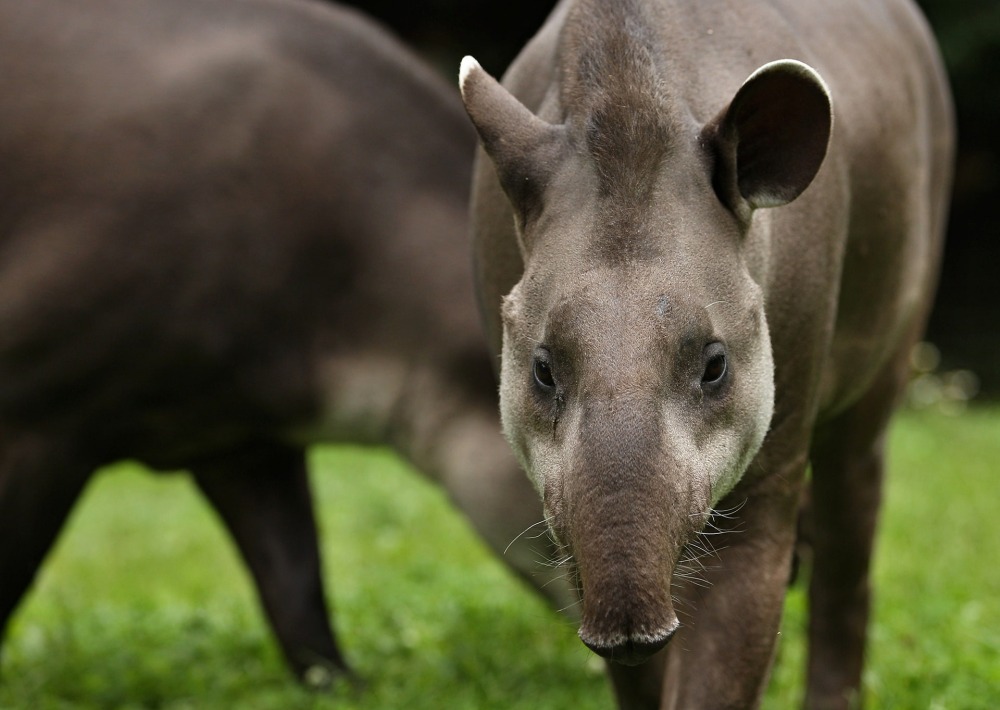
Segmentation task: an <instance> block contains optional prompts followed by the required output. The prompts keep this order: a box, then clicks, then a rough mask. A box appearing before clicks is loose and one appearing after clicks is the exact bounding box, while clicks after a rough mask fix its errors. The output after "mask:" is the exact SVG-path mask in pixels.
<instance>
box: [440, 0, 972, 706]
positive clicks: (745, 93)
mask: <svg viewBox="0 0 1000 710" xmlns="http://www.w3.org/2000/svg"><path fill="white" fill-rule="evenodd" d="M459 82H460V86H461V90H462V94H463V98H464V102H465V106H466V109H467V112H468V114H469V116H470V118H471V120H472V123H473V124H474V125H475V127H476V129H477V130H478V133H479V137H480V141H481V147H482V149H481V151H480V155H479V158H478V163H477V168H476V172H475V177H474V186H473V197H472V212H473V239H474V252H475V260H476V267H475V268H476V275H477V282H478V288H479V299H480V304H481V310H482V315H483V318H484V320H485V323H486V327H487V329H488V334H489V338H490V341H491V346H492V347H493V349H494V352H495V353H496V354H498V355H499V356H500V379H501V384H500V401H501V417H502V422H503V428H504V431H505V433H506V436H507V438H508V440H509V441H510V443H511V445H512V448H513V450H514V451H515V453H516V455H517V457H518V459H519V460H520V462H521V464H522V466H523V468H524V469H525V470H526V472H527V474H528V477H529V478H530V480H531V481H532V482H533V484H534V485H535V487H536V489H537V491H538V492H539V494H540V498H541V499H542V501H543V504H544V510H545V514H546V519H547V520H548V522H549V525H550V527H551V530H552V532H553V534H554V535H555V537H556V539H557V540H558V541H559V543H560V545H561V546H562V547H563V548H564V550H565V552H566V556H567V557H568V558H570V559H571V562H569V563H568V565H569V566H570V567H571V569H572V571H573V574H574V576H575V578H576V579H577V580H578V581H579V585H580V588H581V590H582V611H581V620H580V627H579V635H580V638H581V639H582V641H583V642H584V643H585V644H586V645H587V646H588V647H590V648H591V649H592V650H594V651H595V652H596V653H598V654H600V655H601V656H604V657H605V658H607V659H609V660H610V661H611V662H612V663H611V668H612V674H613V678H614V682H615V687H616V694H617V696H618V699H619V702H620V704H621V706H622V707H627V708H633V707H635V708H639V707H661V708H698V709H699V710H705V709H707V708H751V707H756V706H757V705H758V704H759V702H760V698H761V695H762V692H763V690H764V689H765V686H766V680H767V676H768V671H769V666H770V664H771V661H772V656H773V655H774V650H775V641H776V638H777V634H778V627H779V621H780V617H781V612H782V604H783V599H784V593H785V589H786V586H787V584H788V581H789V578H790V573H791V568H792V563H793V556H794V554H793V553H794V550H795V548H796V540H797V537H798V533H797V531H798V530H799V529H800V528H801V529H802V530H807V531H809V535H808V542H809V543H810V544H811V548H812V555H811V556H812V563H811V579H810V582H809V606H810V620H809V650H808V683H807V685H808V690H807V693H806V697H805V704H806V706H807V707H810V708H846V707H848V706H853V704H855V703H857V702H858V701H859V700H860V696H859V692H860V691H859V684H860V678H861V669H862V658H863V650H864V646H865V628H866V622H867V617H868V615H869V606H870V601H869V597H870V590H869V565H870V559H871V551H872V542H873V534H874V531H875V527H876V518H877V511H878V507H879V497H880V492H879V491H880V481H881V479H882V475H883V459H884V453H885V452H884V449H885V433H886V426H887V424H888V422H889V419H890V415H891V413H892V411H893V409H894V407H895V405H896V403H897V401H898V400H899V398H900V393H901V391H902V390H903V389H904V386H905V384H906V381H907V377H908V365H907V358H908V355H909V353H910V351H911V347H912V346H913V344H914V343H915V341H917V339H918V338H919V337H920V334H921V331H922V329H923V327H924V322H925V320H926V318H927V315H928V310H929V307H930V303H931V299H932V292H933V290H934V287H935V282H936V273H937V268H938V263H939V259H940V253H941V245H942V239H943V236H942V235H943V231H944V224H945V217H946V212H947V205H948V196H949V190H950V181H951V172H952V154H953V150H954V146H953V143H954V135H953V134H954V129H953V115H952V106H951V100H950V96H949V89H948V86H947V79H946V77H945V74H944V72H943V69H942V63H941V60H940V57H939V54H938V51H937V49H936V47H935V44H934V41H933V39H932V36H931V33H930V32H929V30H928V27H927V25H926V23H925V20H924V19H923V18H922V16H921V15H920V14H919V12H918V10H917V9H916V8H915V6H914V5H913V4H912V3H911V2H909V0H842V1H840V2H827V1H825V0H747V1H745V2H728V1H721V0H699V1H698V2H694V1H690V2H684V1H682V0H619V1H616V2H609V1H607V0H564V1H563V2H560V3H559V5H558V6H557V7H556V8H555V9H554V10H553V12H552V14H551V15H550V17H549V19H548V20H547V21H546V23H545V24H544V26H543V27H542V28H541V29H540V30H539V32H538V33H537V35H536V36H535V37H534V38H533V39H532V40H531V41H530V42H529V43H528V44H527V45H526V46H525V48H524V49H523V50H522V52H521V54H520V55H519V56H518V58H517V59H516V60H515V61H514V62H513V64H512V65H511V66H510V67H509V69H508V70H507V72H506V74H505V76H504V77H503V82H502V84H501V83H498V82H497V81H496V80H495V79H493V78H492V76H491V75H490V74H488V73H487V72H486V71H485V70H483V69H482V68H481V67H480V65H479V64H478V63H477V62H476V61H475V60H474V59H473V58H471V57H467V58H466V59H465V60H463V62H462V66H461V70H460V76H459ZM807 470H808V471H811V473H808V474H807ZM800 511H802V514H801V524H800Z"/></svg>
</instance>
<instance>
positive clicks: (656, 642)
mask: <svg viewBox="0 0 1000 710" xmlns="http://www.w3.org/2000/svg"><path fill="white" fill-rule="evenodd" d="M678 628H680V623H678V622H676V621H675V622H674V625H673V626H671V627H670V628H669V629H667V630H665V631H664V632H662V633H657V634H643V635H641V636H638V637H623V638H622V640H621V641H620V642H617V643H606V642H602V641H599V640H594V639H590V638H588V637H587V634H586V633H584V631H583V629H581V630H580V640H581V641H583V643H584V645H585V646H586V647H587V648H589V649H590V650H591V651H593V652H594V653H596V654H597V655H598V656H601V657H602V658H606V659H608V660H609V661H611V662H612V663H618V664H621V665H623V666H637V665H639V664H640V663H645V662H646V661H647V660H649V658H650V657H651V656H652V655H653V654H654V653H656V652H657V651H659V650H660V649H661V648H663V647H664V646H666V645H667V644H668V643H669V642H670V639H672V638H673V636H674V634H675V633H677V629H678Z"/></svg>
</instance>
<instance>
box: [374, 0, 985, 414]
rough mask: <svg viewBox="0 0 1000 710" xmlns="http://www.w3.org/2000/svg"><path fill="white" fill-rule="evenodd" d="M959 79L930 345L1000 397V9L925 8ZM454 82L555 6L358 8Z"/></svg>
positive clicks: (449, 2)
mask: <svg viewBox="0 0 1000 710" xmlns="http://www.w3.org/2000/svg"><path fill="white" fill-rule="evenodd" d="M918 3H919V4H920V6H921V7H922V8H923V10H924V12H925V14H926V15H927V17H928V19H929V20H930V23H931V25H932V27H933V29H934V31H935V33H936V34H937V37H938V40H939V42H940V45H941V50H942V53H943V55H944V58H945V63H946V64H947V66H948V71H949V75H950V76H951V81H952V87H953V90H954V94H955V104H956V109H957V115H958V128H959V144H960V145H959V155H958V160H957V165H956V176H955V192H954V202H953V206H952V212H951V219H950V223H949V230H948V232H949V233H948V244H947V247H946V251H945V263H944V269H943V272H942V276H941V285H940V290H939V294H938V301H937V305H936V307H935V310H934V313H933V315H932V318H931V323H930V328H929V332H928V334H927V339H928V340H930V341H932V342H934V343H935V344H936V345H937V346H938V348H939V349H940V350H941V353H942V358H943V359H942V363H941V367H942V368H943V369H956V368H968V369H971V370H972V371H973V372H975V373H976V374H977V375H978V377H979V380H980V382H981V390H982V394H983V395H986V396H992V397H997V396H1000V308H998V305H997V304H998V301H1000V273H998V264H1000V227H998V225H1000V219H998V218H997V215H996V213H995V212H994V210H997V209H998V207H1000V204H998V203H1000V2H998V1H997V0H918ZM354 4H356V5H358V6H361V7H363V8H364V9H365V10H367V11H368V12H369V13H371V14H372V15H374V16H376V17H378V18H380V19H381V20H382V21H383V22H385V23H386V24H388V25H389V26H391V27H392V28H393V29H394V30H395V31H396V33H397V34H399V35H400V36H402V37H403V39H405V40H407V41H408V42H409V43H410V44H412V45H415V46H417V47H418V48H420V49H421V51H422V52H423V53H424V54H425V55H427V56H429V57H430V58H431V59H432V61H434V63H435V64H436V65H437V66H439V67H440V68H441V70H442V71H443V72H445V73H446V74H448V75H455V74H457V70H458V64H459V61H460V60H461V57H462V56H463V55H464V54H474V55H475V56H476V58H477V59H478V60H479V61H480V63H482V65H483V66H484V67H485V68H486V69H488V70H489V71H491V72H492V73H494V74H497V75H499V74H501V73H503V70H504V69H505V68H506V67H507V65H508V63H509V62H510V61H511V60H512V59H513V58H514V56H515V55H516V54H517V52H518V51H519V50H520V48H521V47H522V46H523V45H524V43H525V42H526V41H527V40H528V39H529V38H530V37H531V36H532V35H533V34H534V32H535V31H536V30H537V29H538V28H539V27H540V26H541V24H542V22H543V21H544V19H545V17H546V16H547V15H548V12H549V10H550V9H551V8H552V6H553V5H554V2H552V1H551V0H537V1H535V2H532V1H531V0H506V1H505V2H497V1H493V2H490V1H488V0H424V1H422V2H409V3H400V2H398V1H397V0H357V2H355V3H354Z"/></svg>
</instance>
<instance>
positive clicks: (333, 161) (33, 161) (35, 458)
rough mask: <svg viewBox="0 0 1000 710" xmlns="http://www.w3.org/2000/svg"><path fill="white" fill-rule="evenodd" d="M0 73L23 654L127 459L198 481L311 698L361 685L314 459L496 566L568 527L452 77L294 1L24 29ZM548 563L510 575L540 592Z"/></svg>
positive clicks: (382, 37) (3, 8) (3, 275)
mask: <svg viewBox="0 0 1000 710" xmlns="http://www.w3.org/2000/svg"><path fill="white" fill-rule="evenodd" d="M0 58H2V61H0V64H2V66H3V67H4V69H3V70H2V71H0V97H2V98H0V165H2V175H3V177H2V179H0V629H2V627H3V626H4V625H6V622H7V620H8V619H9V617H10V615H11V613H12V612H13V610H14V609H15V607H16V605H17V603H18V601H19V600H20V598H21V597H22V595H23V594H24V592H25V591H26V589H27V588H28V586H29V584H30V583H31V580H32V579H33V577H34V575H35V572H36V570H37V568H38V566H39V564H40V563H41V561H42V559H43V557H44V555H45V553H46V551H47V550H48V549H49V547H50V545H51V543H52V541H53V539H54V538H55V536H56V535H57V533H58V531H59V529H60V526H61V525H62V523H63V520H64V518H65V517H66V515H67V513H68V512H69V510H70V508H71V506H72V505H73V503H74V501H75V500H76V499H77V497H78V495H79V494H80V492H81V490H82V489H83V487H84V485H85V483H86V482H87V480H88V479H89V477H90V476H91V474H92V472H93V471H94V469H95V468H97V467H98V466H100V465H102V464H104V463H107V462H111V461H115V460H118V459H122V458H134V459H139V460H141V461H143V462H145V463H147V464H149V465H150V466H153V467H155V468H159V469H168V470H172V469H179V468H185V469H189V470H190V471H191V473H192V474H193V477H194V480H195V481H196V482H197V484H198V486H199V487H200V488H201V490H202V492H203V493H204V494H205V495H206V496H207V498H208V499H209V501H210V502H211V503H212V504H213V506H214V507H215V508H216V510H217V511H218V513H219V514H220V516H221V518H222V519H223V521H224V522H225V523H226V525H227V526H228V528H229V530H230V532H231V533H232V534H233V536H234V538H235V540H236V542H237V544H238V546H239V548H240V550H241V552H242V554H243V556H244V557H245V559H246V562H247V563H248V565H249V567H250V569H251V571H252V572H253V575H254V577H255V581H256V583H257V586H258V589H259V592H260V595H261V599H262V602H263V605H264V608H265V610H266V612H267V614H268V616H269V617H270V621H271V623H272V626H273V627H274V630H275V633H276V635H277V638H278V640H279V641H280V643H281V645H282V648H283V650H284V653H285V654H286V656H287V658H288V660H289V662H290V664H291V666H292V668H293V669H294V670H295V671H296V672H297V673H300V674H303V673H305V672H306V671H307V670H308V669H309V668H310V667H313V666H321V667H322V666H325V667H327V668H328V669H329V670H331V671H332V672H333V673H334V674H337V673H342V672H345V671H346V669H347V666H346V663H345V661H344V659H343V657H342V655H341V653H340V651H339V649H338V648H337V644H336V642H335V639H334V636H333V634H332V632H331V630H330V624H329V619H328V614H327V608H326V604H325V600H324V592H323V586H322V582H321V576H320V566H319V557H318V552H317V543H316V532H315V529H314V524H313V513H312V509H311V499H310V494H309V489H308V485H307V479H306V470H305V462H304V447H305V446H306V445H307V444H309V443H312V442H315V441H321V440H346V441H353V442H362V443H369V442H370V443H378V444H388V445H390V446H392V447H394V448H395V449H396V450H397V451H399V452H400V453H401V454H403V455H404V456H405V457H406V458H407V459H408V460H409V461H411V462H412V463H413V464H415V465H416V466H417V467H418V468H419V469H421V470H422V471H424V472H426V473H427V474H428V475H429V476H431V477H432V478H433V479H435V480H437V481H439V482H440V483H441V484H442V485H443V486H444V487H445V488H446V489H447V490H448V492H449V493H450V494H451V496H452V497H453V499H454V500H455V501H456V502H457V503H458V505H459V506H460V507H461V508H462V509H463V510H464V511H465V512H466V513H467V514H468V515H469V517H470V518H471V519H472V521H473V523H474V525H475V526H476V527H477V528H478V529H479V531H480V532H481V533H482V534H483V535H484V537H485V538H486V539H487V540H488V541H489V542H490V544H492V545H493V546H494V547H495V548H497V549H498V551H503V550H504V549H505V548H506V546H507V545H508V544H509V543H511V541H512V540H513V539H514V538H515V537H516V536H517V535H518V534H519V533H520V532H521V531H523V530H524V529H525V528H526V527H528V526H530V525H531V524H533V523H536V522H538V521H539V520H540V519H541V506H540V505H539V503H538V501H537V496H535V494H534V491H533V490H532V489H531V486H530V484H529V483H528V482H527V481H526V480H525V479H524V476H523V474H522V473H521V471H520V469H519V467H518V465H517V462H516V460H515V458H514V456H513V455H512V453H511V452H510V450H509V447H508V446H507V445H506V442H505V441H504V439H503V436H502V434H501V432H500V423H499V418H498V416H497V412H496V384H495V379H494V374H493V371H492V367H491V363H490V360H491V358H490V355H489V354H488V351H487V348H486V344H485V341H484V340H483V337H482V328H481V326H480V324H479V322H478V320H479V319H478V314H477V312H476V308H475V301H474V295H473V285H472V269H471V262H470V259H469V253H468V236H467V234H468V231H467V229H468V227H467V225H468V214H467V203H468V196H469V176H470V174H471V170H472V160H473V155H474V149H475V134H474V131H473V130H472V128H471V127H470V126H469V125H468V121H467V120H466V117H465V114H464V112H463V110H462V107H461V102H460V100H459V97H458V92H457V91H455V90H454V89H453V88H450V87H448V85H447V83H446V82H444V80H443V79H442V78H440V77H438V76H437V75H436V74H435V73H433V72H432V71H430V70H429V69H427V68H425V67H424V66H423V65H421V63H420V62H419V60H417V59H416V58H415V57H414V56H413V55H412V54H410V53H409V52H407V51H405V50H404V49H403V48H402V47H401V46H400V45H399V44H398V43H397V42H395V41H394V40H393V39H392V38H391V37H390V36H389V35H388V34H387V33H385V32H384V31H382V30H381V29H380V28H378V27H377V26H375V25H374V24H373V23H371V22H369V21H367V20H365V19H364V18H363V17H361V16H360V15H357V14H356V13H354V12H352V11H348V10H344V9H340V8H337V7H335V6H332V5H328V4H322V3H308V2H291V1H288V2H282V1H280V0H241V1H239V2H230V1H228V0H173V1H171V2H160V1H159V0H100V1H99V2H88V3H78V2H73V1H60V0H44V1H42V2H31V3H21V2H17V1H16V0H9V1H8V0H4V2H2V3H0ZM534 545H539V546H541V545H544V541H538V540H526V539H523V538H522V539H521V540H520V541H518V543H517V544H515V545H514V546H513V547H512V548H511V550H510V551H508V552H507V555H506V558H505V559H507V560H508V561H509V562H511V563H512V564H513V565H514V566H515V567H518V568H519V570H520V571H521V572H522V573H524V574H525V576H528V577H532V575H533V574H534V573H535V572H542V573H544V568H543V567H541V566H540V565H538V555H539V554H541V553H543V552H544V550H543V549H542V548H541V547H540V548H539V549H534V548H533V547H532V546H534ZM558 574H559V572H558V571H554V572H552V573H551V574H550V576H556V575H558ZM543 577H544V574H542V576H537V575H536V576H534V577H533V579H534V581H535V582H536V583H537V584H539V585H542V584H544V583H545V581H546V580H545V579H544V578H543ZM162 581H163V583H164V584H167V583H168V580H167V579H164V580H162ZM561 584H562V583H561V582H559V581H555V582H553V583H552V584H551V585H548V586H546V587H545V591H546V592H547V593H549V594H550V595H554V596H556V597H558V596H559V595H560V594H561V593H565V589H563V592H560V589H561V587H560V585H561ZM561 601H562V602H563V603H565V598H564V599H562V600H561Z"/></svg>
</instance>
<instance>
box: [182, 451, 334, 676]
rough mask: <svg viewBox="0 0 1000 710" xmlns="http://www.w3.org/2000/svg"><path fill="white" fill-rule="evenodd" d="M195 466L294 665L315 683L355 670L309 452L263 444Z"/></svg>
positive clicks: (287, 656) (293, 666)
mask: <svg viewBox="0 0 1000 710" xmlns="http://www.w3.org/2000/svg"><path fill="white" fill-rule="evenodd" d="M192 472H193V474H194V477H195V480H196V481H197V483H198V486H199V487H200V488H201V490H202V492H203V493H204V494H205V495H206V497H207V498H208V499H209V501H210V502H211V503H212V505H213V506H214V507H215V509H216V511H218V513H219V515H220V516H221V517H222V520H223V521H224V522H225V524H226V526H227V527H228V529H229V532H230V533H231V534H232V536H233V538H234V540H235V541H236V544H237V546H238V547H239V549H240V552H241V553H242V555H243V558H244V560H245V561H246V563H247V566H248V567H249V568H250V571H251V573H252V574H253V577H254V580H255V582H256V584H257V590H258V593H259V595H260V600H261V603H262V605H263V607H264V611H265V613H266V614H267V616H268V618H269V620H270V622H271V626H272V628H273V629H274V633H275V636H277V639H278V642H279V644H280V645H281V648H282V650H283V652H284V654H285V657H286V659H287V660H288V663H289V665H290V666H291V667H292V670H293V671H294V672H295V673H296V675H298V676H299V677H300V678H301V679H303V680H304V681H305V682H307V683H309V684H311V685H315V684H325V683H326V682H328V681H329V680H331V679H332V677H334V676H340V675H350V671H349V669H348V666H347V663H346V662H345V660H344V658H343V656H342V655H341V653H340V649H339V647H338V645H337V642H336V639H335V637H334V633H333V630H332V628H331V625H330V618H329V613H328V611H327V604H326V599H325V596H324V592H323V582H322V575H321V568H320V558H319V546H318V540H317V533H316V524H315V519H314V517H313V509H312V496H311V493H310V490H309V482H308V478H307V474H306V464H305V453H304V452H303V451H302V450H301V449H295V448H288V447H283V446H279V445H274V444H260V445H256V446H251V447H247V448H245V449H243V450H240V451H238V452H236V453H234V454H232V455H230V456H228V457H225V458H221V459H213V460H212V461H211V462H210V463H203V464H200V465H198V466H195V467H194V468H193V471H192ZM317 671H318V672H317Z"/></svg>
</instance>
